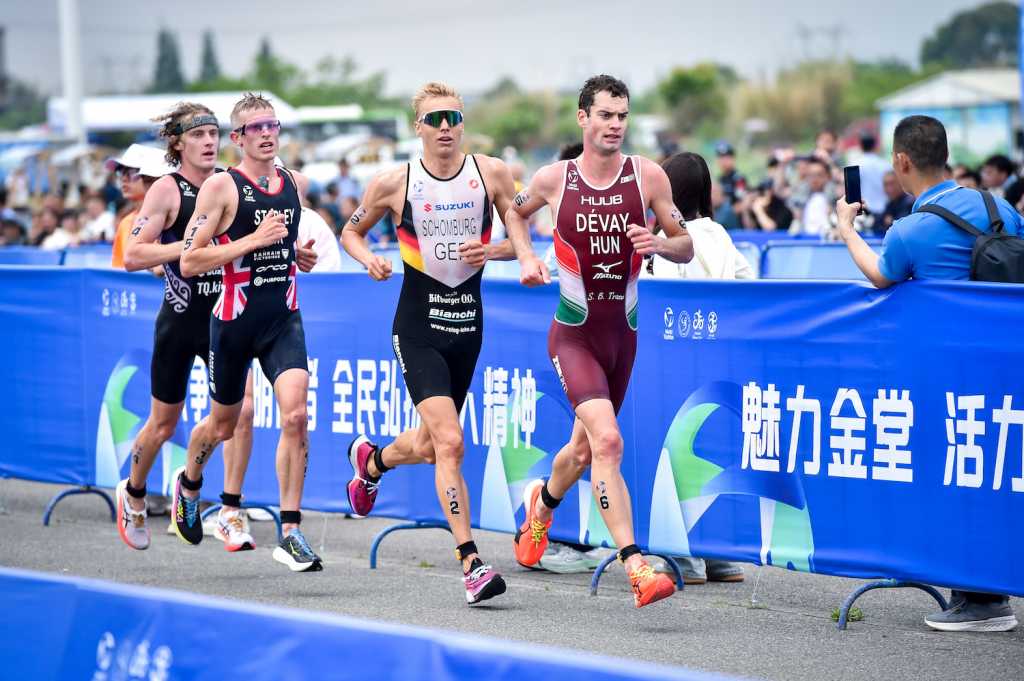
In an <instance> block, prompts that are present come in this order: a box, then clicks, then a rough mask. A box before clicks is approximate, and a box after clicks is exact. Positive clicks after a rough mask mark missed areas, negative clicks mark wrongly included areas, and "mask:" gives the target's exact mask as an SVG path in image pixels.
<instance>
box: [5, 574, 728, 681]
mask: <svg viewBox="0 0 1024 681" xmlns="http://www.w3.org/2000/svg"><path fill="white" fill-rule="evenodd" d="M0 593H2V594H4V599H5V600H4V603H5V604H6V605H8V606H9V607H12V608H17V610H12V611H11V612H17V613H18V616H17V617H7V618H4V622H3V623H0V665H2V667H0V668H2V669H4V670H7V671H10V672H11V673H12V674H14V675H15V677H16V678H22V679H34V680H38V681H46V680H47V679H92V680H93V681H130V680H131V679H147V680H148V681H198V680H199V679H216V680H218V681H219V680H220V679H236V678H244V679H248V680H249V681H262V680H263V679H266V680H268V681H277V680H278V679H294V680H296V681H297V680H300V679H310V680H319V679H323V678H325V677H326V678H332V679H366V678H371V679H407V680H409V681H419V680H423V681H428V680H429V681H449V680H450V681H456V680H462V679H473V678H486V679H495V680H496V681H518V680H519V679H523V678H528V677H530V676H531V675H542V676H545V677H552V678H558V679H561V680H564V681H575V680H579V681H618V680H621V681H625V680H627V679H635V680H637V681H645V680H656V679H666V680H671V679H674V680H677V681H701V680H704V681H714V680H715V679H720V680H722V681H724V680H725V679H726V677H722V676H718V675H712V674H704V673H699V672H691V671H689V670H687V669H682V668H672V667H666V666H662V665H654V664H649V663H646V662H639V661H636V660H629V661H627V660H618V659H614V658H609V657H602V656H597V655H588V654H584V653H577V652H573V651H567V650H560V649H556V648H550V647H546V646H538V645H536V644H529V645H527V644H525V643H513V642H509V641H505V640H498V639H494V638H485V637H482V636H471V635H467V634H459V633H456V632H451V631H434V630H430V629H422V628H418V627H411V626H403V625H400V624H389V623H384V622H376V621H371V620H362V619H355V618H352V617H342V616H335V615H327V614H320V613H311V612H306V611H299V610H291V609H288V608H282V607H268V606H264V605H255V604H246V603H239V602H237V601H229V600H227V599H219V598H212V597H210V596H198V595H193V594H186V593H181V592H175V591H168V590H164V589H153V588H146V587H137V586H124V585H120V584H114V583H110V582H102V581H98V580H89V579H81V578H68V577H58V576H53V575H47V574H41V573H34V572H27V571H23V570H12V569H7V568H0ZM226 623H230V629H231V634H232V636H233V637H235V638H236V639H237V640H239V641H244V646H242V649H241V650H240V651H239V652H238V654H234V655H228V654H218V653H216V652H212V651H211V649H216V647H217V640H218V639H217V638H216V636H215V632H222V631H223V630H224V628H225V626H227V625H226ZM367 651H373V653H372V654H366V653H367ZM356 660H358V664H339V663H341V662H348V661H352V662H354V661H356Z"/></svg>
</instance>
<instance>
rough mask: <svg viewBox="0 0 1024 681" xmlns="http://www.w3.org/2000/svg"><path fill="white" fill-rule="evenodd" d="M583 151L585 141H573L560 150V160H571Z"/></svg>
mask: <svg viewBox="0 0 1024 681" xmlns="http://www.w3.org/2000/svg"><path fill="white" fill-rule="evenodd" d="M582 153H583V142H573V143H572V144H566V145H565V146H564V147H562V148H561V149H559V150H558V160H559V161H571V160H573V159H574V158H577V157H578V156H579V155H580V154H582Z"/></svg>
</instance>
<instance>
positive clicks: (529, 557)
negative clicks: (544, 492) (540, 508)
mask: <svg viewBox="0 0 1024 681" xmlns="http://www.w3.org/2000/svg"><path fill="white" fill-rule="evenodd" d="M543 486H544V481H543V480H540V479H538V480H534V481H532V482H531V483H530V484H528V485H527V486H526V489H524V490H523V508H525V509H526V520H524V521H523V524H522V526H521V527H520V528H519V529H518V530H516V536H515V539H514V540H513V542H514V544H515V552H516V561H518V563H519V564H520V565H522V566H523V567H533V566H534V565H536V564H537V563H539V562H540V559H541V557H542V556H543V555H544V549H546V548H547V547H548V528H549V527H551V520H549V521H547V523H542V522H541V521H539V520H537V516H536V514H535V513H534V512H533V509H534V508H535V507H536V506H537V498H538V497H539V496H540V490H541V488H542V487H543ZM552 520H554V518H552Z"/></svg>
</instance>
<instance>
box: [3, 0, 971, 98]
mask: <svg viewBox="0 0 1024 681" xmlns="http://www.w3.org/2000/svg"><path fill="white" fill-rule="evenodd" d="M57 3H58V0H30V1H28V2H22V1H21V0H2V1H0V25H2V26H5V27H6V32H7V41H6V50H5V52H6V54H5V58H6V63H7V69H8V71H9V72H10V73H11V74H13V75H15V76H17V77H18V78H21V79H24V80H27V81H29V82H32V83H34V84H36V85H37V86H39V87H41V88H42V89H43V90H45V91H47V92H56V91H58V90H59V88H60V54H59V34H58V25H57V15H58V14H57ZM78 4H79V8H80V17H81V18H80V23H81V36H82V39H81V52H82V55H81V59H82V65H83V72H84V79H85V90H86V93H87V94H88V93H95V92H98V91H108V92H109V91H121V92H125V91H137V90H139V89H141V88H142V87H144V86H145V85H146V84H148V83H149V81H150V80H151V79H152V76H153V60H154V56H155V55H154V53H155V46H156V33H157V30H158V29H159V28H160V27H161V26H166V27H169V28H171V29H172V30H174V31H176V32H177V35H178V39H179V44H180V46H181V51H182V61H183V68H184V70H185V76H186V78H194V77H196V75H197V74H198V69H199V49H200V37H201V33H202V31H203V30H204V29H212V30H213V31H214V33H215V35H216V38H217V52H218V57H219V59H220V63H221V68H222V70H223V71H224V72H225V73H226V74H227V75H240V74H241V73H243V72H244V71H246V70H248V69H249V68H250V66H251V65H252V59H253V55H254V53H255V51H256V48H257V46H258V43H259V39H260V37H261V36H263V35H269V36H270V39H271V44H272V46H273V48H274V51H275V52H277V53H278V54H279V55H280V56H282V57H283V58H285V59H287V60H289V61H291V62H293V63H296V64H298V65H299V66H301V67H303V68H311V67H312V66H313V65H314V64H315V63H316V62H317V61H318V60H319V59H320V58H322V57H324V56H326V55H333V56H336V57H342V56H344V55H352V56H354V58H355V59H356V61H357V63H358V64H359V66H360V71H359V73H362V74H367V73H370V72H372V71H378V70H384V71H386V72H387V83H388V91H389V93H391V94H404V93H408V92H411V91H412V90H414V89H415V88H416V86H417V85H418V84H419V83H421V82H423V81H425V80H430V79H442V80H448V81H450V82H451V83H452V84H453V85H455V86H456V87H458V88H460V89H461V90H463V91H465V92H468V93H472V92H479V91H480V90H483V89H485V88H487V87H488V86H489V85H491V84H492V83H494V82H495V81H496V80H497V78H498V77H499V76H501V75H503V74H508V75H511V76H513V77H514V78H515V79H516V80H517V81H518V82H519V83H520V84H522V85H525V86H526V87H528V88H578V87H579V84H580V82H581V81H582V80H583V79H584V78H585V77H586V76H588V75H591V74H593V73H597V72H608V73H611V74H613V75H617V76H619V77H620V78H623V79H624V80H626V81H627V83H628V84H629V85H630V87H631V88H632V89H633V90H634V91H640V90H643V89H646V88H648V87H650V86H651V85H652V84H653V83H654V82H655V81H656V80H657V79H658V77H659V76H661V75H663V74H664V73H665V72H666V71H667V70H668V69H669V68H671V67H672V66H674V65H677V64H679V65H689V64H694V63H697V62H699V61H706V60H710V61H717V62H722V63H725V64H729V65H732V66H733V67H734V68H736V69H737V70H738V71H740V73H742V74H743V75H744V76H747V77H751V78H762V77H770V76H771V75H772V74H774V72H775V71H776V70H778V69H779V68H780V67H785V66H787V65H790V64H793V63H795V62H797V61H800V60H801V59H802V58H804V57H806V56H810V57H832V56H840V57H845V56H852V57H854V58H857V59H864V60H871V59H877V58H882V57H897V58H900V59H902V60H904V61H907V62H910V63H916V60H917V55H918V53H919V49H920V45H921V42H922V40H923V39H924V38H925V37H926V36H928V35H930V34H931V33H932V32H933V31H934V29H935V28H936V26H938V25H939V24H941V23H942V22H944V21H946V20H948V19H949V18H950V17H952V16H953V15H954V14H955V13H957V12H958V11H960V10H963V9H967V8H971V7H975V6H977V5H979V4H981V2H980V1H979V0H927V1H924V0H914V1H910V0H856V1H853V0H786V1H785V2H766V1H765V0H707V1H705V2H691V1H689V0H686V1H683V0H676V1H673V0H639V1H638V0H633V1H632V2H629V1H626V2H623V1H621V0H619V1H617V2H611V1H605V0H591V1H589V2H581V1H579V0H577V1H575V2H563V1H562V0H519V1H518V2H514V3H509V2H502V3H497V2H486V1H484V0H477V1H475V2H474V1H472V0H440V1H438V2H431V1H430V0H415V1H410V0H393V1H389V0H370V1H366V0H360V1H359V2H351V1H347V0H303V1H302V2H294V3H293V2H289V1H288V0H283V1H282V0H234V1H232V2H221V1H217V0H208V1H207V2H195V1H193V0H177V1H173V2H160V3H158V2H149V1H142V0H136V1H134V2H117V1H115V0H79V3H78ZM924 8H927V10H926V11H922V10H923V9H924Z"/></svg>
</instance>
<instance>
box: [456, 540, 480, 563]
mask: <svg viewBox="0 0 1024 681" xmlns="http://www.w3.org/2000/svg"><path fill="white" fill-rule="evenodd" d="M474 553H480V552H479V551H478V550H477V548H476V542H474V541H472V540H470V541H468V542H466V543H465V544H459V545H458V546H456V547H455V558H456V559H458V560H459V561H460V562H461V561H462V559H463V558H465V557H466V556H472V555H473V554H474Z"/></svg>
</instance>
